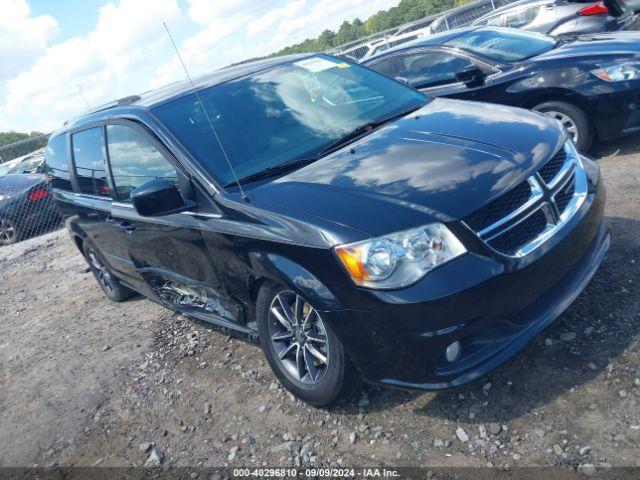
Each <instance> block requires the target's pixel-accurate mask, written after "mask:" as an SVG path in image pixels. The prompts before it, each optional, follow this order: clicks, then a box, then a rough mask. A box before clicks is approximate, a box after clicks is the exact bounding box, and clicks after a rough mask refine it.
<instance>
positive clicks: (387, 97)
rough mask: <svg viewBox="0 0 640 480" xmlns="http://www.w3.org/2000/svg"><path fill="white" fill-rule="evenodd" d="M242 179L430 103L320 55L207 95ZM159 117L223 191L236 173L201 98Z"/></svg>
mask: <svg viewBox="0 0 640 480" xmlns="http://www.w3.org/2000/svg"><path fill="white" fill-rule="evenodd" d="M199 96H200V99H201V101H202V103H203V105H204V107H205V109H206V112H207V114H208V117H209V118H210V119H211V122H212V123H213V125H214V127H215V130H216V133H217V134H218V136H219V137H220V140H221V143H222V144H223V146H224V148H225V150H226V152H227V154H228V156H229V159H230V161H231V163H232V164H233V168H234V170H235V172H236V174H237V175H238V177H239V178H244V177H247V176H249V175H253V174H255V173H258V172H261V171H264V170H265V169H267V168H270V167H276V166H279V165H282V164H285V163H290V162H293V161H297V160H299V159H304V158H311V157H314V156H315V155H317V154H318V153H319V152H321V151H322V150H323V149H324V148H325V147H327V146H328V145H331V144H332V143H334V142H335V141H336V140H338V139H340V138H341V137H343V136H344V135H346V134H347V133H349V132H351V131H353V130H355V129H357V128H359V127H362V126H364V125H367V124H369V123H373V122H378V121H381V120H383V119H385V118H388V117H391V116H393V115H396V114H398V113H400V112H403V111H406V110H408V109H411V108H413V109H415V108H419V107H420V106H422V105H424V104H425V103H427V102H428V99H427V98H426V97H425V96H424V95H422V94H421V93H418V92H416V91H414V90H413V89H410V88H408V87H406V86H404V85H402V84H400V83H398V82H396V81H393V80H390V79H388V78H387V77H385V76H383V75H381V74H378V73H375V72H372V71H370V70H368V69H365V68H363V67H360V66H357V65H354V64H352V63H347V62H343V61H341V60H338V59H335V58H332V57H327V56H316V57H311V58H307V59H303V60H301V61H297V62H293V63H288V64H285V65H282V66H278V67H275V68H272V69H269V70H266V71H262V72H257V73H255V74H251V75H249V76H246V77H242V78H239V79H237V80H233V81H230V82H227V83H223V84H220V85H216V86H214V87H211V88H208V89H205V90H202V91H200V92H199ZM154 113H155V114H156V115H157V116H158V118H159V119H160V120H161V121H162V122H163V123H164V124H165V126H166V127H167V128H168V129H169V130H170V131H171V132H172V133H173V134H174V135H175V136H176V137H177V138H178V140H180V142H181V143H182V144H183V145H184V146H185V148H187V149H188V150H189V151H190V152H191V154H192V155H193V156H194V157H195V158H196V159H197V160H198V161H200V162H201V163H202V164H203V166H205V167H206V168H207V169H208V170H209V171H210V173H211V174H212V175H213V176H214V177H215V178H216V179H217V180H218V181H219V182H220V183H221V184H223V185H228V184H231V183H232V182H233V180H234V177H233V174H232V172H231V170H230V168H229V166H228V165H227V162H226V160H225V159H224V157H223V155H222V152H221V150H220V148H219V145H218V143H217V141H216V139H215V136H214V134H213V132H212V131H211V128H210V126H209V123H208V120H207V116H206V115H204V112H203V110H202V108H201V107H200V105H199V103H198V101H197V98H196V97H195V95H194V94H192V95H188V96H185V97H181V98H179V99H176V100H173V101H170V102H168V103H166V104H163V105H160V106H158V107H156V108H155V109H154Z"/></svg>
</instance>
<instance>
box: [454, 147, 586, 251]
mask: <svg viewBox="0 0 640 480" xmlns="http://www.w3.org/2000/svg"><path fill="white" fill-rule="evenodd" d="M586 193H587V176H586V174H585V172H584V169H583V168H582V164H581V162H580V157H579V155H578V153H577V151H576V150H575V147H574V146H573V144H569V143H567V144H565V146H564V148H562V149H561V150H560V151H559V152H557V153H556V154H555V155H554V156H553V157H552V158H551V159H550V160H549V162H547V164H545V165H544V166H543V167H542V168H541V169H540V170H539V171H538V172H536V173H535V174H534V175H532V176H531V177H529V178H528V179H527V180H526V181H525V182H522V183H520V184H518V185H516V186H515V187H514V188H513V189H511V190H510V191H509V192H507V193H506V194H505V195H503V196H502V197H500V198H498V199H496V200H493V201H492V202H490V203H488V204H487V205H485V206H483V207H482V208H481V209H479V210H477V211H475V212H474V213H472V214H471V215H469V216H467V217H466V218H464V219H463V222H464V223H465V224H466V225H467V226H468V227H469V228H470V229H472V230H473V231H474V232H475V233H476V234H477V235H478V236H479V237H480V238H481V239H482V240H483V241H484V242H485V243H486V244H487V245H489V246H490V247H491V248H492V249H493V250H495V251H497V252H499V253H501V254H503V255H507V256H512V257H523V256H525V255H527V254H529V253H531V252H532V251H533V250H535V249H536V248H538V247H539V246H540V245H542V244H543V243H545V242H546V241H547V240H548V239H549V238H551V237H552V236H553V235H554V234H555V232H556V231H557V230H558V229H560V228H561V227H562V226H563V225H564V224H565V223H566V222H567V221H568V220H569V219H570V218H571V217H572V216H573V215H574V214H575V212H577V211H578V209H579V208H580V206H581V205H582V203H583V202H584V199H585V198H586Z"/></svg>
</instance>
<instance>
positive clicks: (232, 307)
mask: <svg viewBox="0 0 640 480" xmlns="http://www.w3.org/2000/svg"><path fill="white" fill-rule="evenodd" d="M194 89H195V90H194ZM196 92H197V93H196ZM47 163H48V171H49V172H54V180H53V186H54V191H55V195H56V199H57V201H58V202H59V204H60V207H61V210H62V211H63V212H64V214H65V217H66V219H67V225H68V227H69V229H70V232H71V236H72V238H73V241H74V242H75V243H76V245H77V246H78V248H79V249H80V251H81V252H82V253H83V254H84V255H85V256H86V258H87V260H88V262H89V264H90V266H91V269H92V271H93V273H94V274H95V276H96V278H97V280H98V282H99V284H100V286H101V287H102V289H103V290H104V292H105V293H106V295H107V296H108V297H109V298H111V299H112V300H116V301H120V300H123V299H125V298H127V297H128V296H130V295H131V294H132V291H137V292H140V293H142V294H143V295H146V296H148V297H149V298H151V299H153V300H155V301H158V302H161V303H162V304H164V305H166V306H167V307H169V308H172V309H174V310H178V311H181V312H185V313H188V314H190V315H193V316H194V317H197V318H200V319H203V320H206V321H209V322H212V323H215V324H218V325H223V326H225V327H230V328H233V329H236V330H239V331H242V332H247V333H253V334H255V335H257V336H259V338H260V342H261V345H262V348H263V350H264V353H265V355H266V357H267V359H268V361H269V363H270V365H271V367H272V368H273V371H274V372H275V374H276V376H277V377H278V378H279V379H280V381H281V382H282V383H283V384H284V386H285V387H286V388H288V389H289V390H290V391H291V392H293V393H294V394H295V395H297V396H298V397H300V398H302V399H303V400H305V401H306V402H309V403H311V404H314V405H327V404H330V403H332V402H334V401H336V400H337V399H339V398H341V397H344V396H345V395H347V394H348V393H349V391H350V390H351V389H352V388H354V387H355V386H357V384H358V382H357V381H356V380H357V379H358V378H363V379H365V380H366V381H369V382H373V383H378V384H383V385H388V386H397V387H406V388H415V389H439V388H445V387H450V386H453V385H460V384H462V383H465V382H469V381H471V380H473V379H476V378H478V377H480V376H481V375H484V374H485V373H487V372H488V371H489V370H491V369H493V368H494V367H496V366H497V365H498V364H500V363H502V362H504V361H505V360H506V359H508V358H510V357H511V356H513V355H514V354H515V353H517V352H518V351H519V350H520V349H521V348H522V347H523V346H524V345H525V344H526V343H527V342H528V341H529V340H531V339H532V338H533V337H534V336H535V335H536V334H538V333H539V332H540V331H541V330H542V329H543V328H544V327H546V326H547V325H548V324H549V323H551V322H552V321H553V320H554V319H555V318H556V317H557V316H558V315H559V314H560V313H561V312H562V311H563V310H564V309H565V308H566V307H567V306H568V305H569V304H570V303H571V302H572V301H573V300H574V299H575V298H576V296H577V295H578V294H579V293H580V292H581V291H582V290H583V288H584V287H585V285H586V284H587V282H588V281H589V280H590V278H591V277H592V275H593V274H594V273H595V271H596V269H597V268H598V266H599V265H600V262H601V261H602V258H603V256H604V254H605V251H606V250H607V248H608V245H609V233H608V230H607V228H606V227H605V226H604V225H603V208H604V201H605V193H604V188H603V187H602V184H601V182H600V181H599V170H598V166H597V164H596V163H595V162H593V161H592V160H590V159H588V158H586V157H583V156H581V155H579V154H578V153H577V151H576V149H575V148H574V146H573V144H572V143H571V141H568V140H567V138H566V136H565V134H564V133H563V131H562V130H561V128H560V127H559V126H558V124H557V123H556V122H554V121H553V120H551V119H550V118H548V117H546V116H544V115H541V114H538V113H532V112H529V111H525V110H520V109H514V108H510V107H504V106H497V105H489V104H479V103H468V102H462V101H456V100H444V99H435V100H431V99H429V98H427V97H425V96H423V95H422V94H421V93H419V92H417V91H415V90H413V89H411V88H409V87H407V86H405V85H403V84H402V83H399V82H396V81H395V80H392V79H389V78H387V77H385V76H383V75H381V74H378V73H376V72H373V71H371V70H368V69H366V68H364V67H361V66H359V65H357V64H353V63H350V62H346V61H343V60H339V59H335V58H333V57H329V56H320V55H314V56H294V57H284V58H277V59H269V60H262V61H256V62H252V63H248V64H243V65H239V66H235V67H231V68H226V69H223V70H219V71H217V72H215V73H213V74H211V75H209V76H206V77H204V78H201V79H199V80H197V81H196V83H195V86H194V87H193V88H192V87H191V86H189V85H188V84H183V85H173V86H169V87H167V88H165V89H163V90H159V91H155V92H151V93H146V94H144V95H142V96H133V97H128V98H125V99H122V100H120V101H118V102H114V103H113V104H110V105H106V106H104V107H102V108H99V109H98V110H96V111H93V112H92V113H90V114H88V115H86V116H83V117H82V118H79V119H77V120H75V121H73V122H71V123H70V124H69V125H67V126H65V127H64V129H62V130H60V131H58V132H56V133H55V134H53V135H52V137H51V140H50V142H49V145H48V148H47Z"/></svg>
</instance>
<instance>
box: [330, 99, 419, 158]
mask: <svg viewBox="0 0 640 480" xmlns="http://www.w3.org/2000/svg"><path fill="white" fill-rule="evenodd" d="M420 107H422V105H418V106H415V107H411V108H408V109H406V110H403V111H402V112H398V113H394V114H393V115H390V116H388V117H384V118H381V119H378V120H374V121H372V122H369V123H366V124H364V125H361V126H360V127H358V128H354V129H353V130H351V131H350V132H347V133H346V134H344V135H343V136H341V137H340V138H338V139H337V140H336V141H334V142H331V143H330V144H329V145H327V146H326V147H324V148H323V149H322V150H320V152H319V153H318V158H322V157H324V156H325V155H329V154H330V153H333V152H335V151H336V150H339V149H341V148H342V147H344V146H345V145H348V144H350V143H352V142H354V141H355V140H357V139H358V138H360V137H361V136H362V135H364V134H366V133H369V132H370V131H372V130H373V129H374V128H377V127H380V126H381V125H384V124H385V123H389V122H392V121H393V120H397V119H398V118H402V117H404V116H405V115H409V114H410V113H413V112H415V111H416V110H418V109H419V108H420Z"/></svg>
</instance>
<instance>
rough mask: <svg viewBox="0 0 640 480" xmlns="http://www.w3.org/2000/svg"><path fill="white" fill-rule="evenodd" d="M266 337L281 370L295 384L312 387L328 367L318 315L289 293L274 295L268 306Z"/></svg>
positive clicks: (324, 333) (325, 332) (296, 296)
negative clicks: (282, 368) (267, 334)
mask: <svg viewBox="0 0 640 480" xmlns="http://www.w3.org/2000/svg"><path fill="white" fill-rule="evenodd" d="M269 337H270V341H271V343H272V345H273V347H274V349H275V352H276V355H277V357H278V359H279V361H280V363H281V364H282V366H283V367H284V369H285V371H286V372H287V373H288V374H289V375H290V376H291V377H292V378H293V379H295V380H297V381H298V382H302V383H305V384H315V383H318V382H320V381H322V379H323V378H324V376H325V375H326V373H327V366H328V365H329V358H330V356H329V354H330V351H329V342H328V339H327V331H326V328H325V326H324V323H323V321H322V318H321V317H320V314H319V313H318V312H317V311H316V310H315V309H314V308H313V307H312V306H311V305H309V303H307V302H306V301H305V300H304V299H303V298H302V297H301V296H300V295H298V294H296V293H295V292H292V291H289V290H288V291H283V292H280V293H278V294H277V295H276V296H275V297H274V298H273V300H272V301H271V305H270V306H269Z"/></svg>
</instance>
